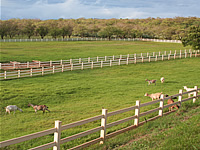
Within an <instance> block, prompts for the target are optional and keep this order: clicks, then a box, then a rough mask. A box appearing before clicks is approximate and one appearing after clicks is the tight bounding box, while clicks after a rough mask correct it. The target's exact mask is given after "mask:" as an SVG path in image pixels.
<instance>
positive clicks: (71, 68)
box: [71, 63, 74, 71]
mask: <svg viewBox="0 0 200 150" xmlns="http://www.w3.org/2000/svg"><path fill="white" fill-rule="evenodd" d="M73 66H74V65H73V63H72V64H71V71H72V70H73Z"/></svg>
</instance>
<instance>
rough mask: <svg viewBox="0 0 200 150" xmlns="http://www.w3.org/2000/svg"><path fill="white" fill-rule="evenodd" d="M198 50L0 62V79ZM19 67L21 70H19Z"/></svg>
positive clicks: (188, 54)
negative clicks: (44, 60) (0, 70)
mask: <svg viewBox="0 0 200 150" xmlns="http://www.w3.org/2000/svg"><path fill="white" fill-rule="evenodd" d="M199 53H200V51H199V50H194V51H191V50H188V51H187V50H184V51H182V50H180V51H176V50H175V51H174V53H172V51H169V52H167V51H164V52H153V53H141V54H128V55H118V56H114V55H113V56H104V57H98V56H97V57H93V58H90V57H88V58H79V59H69V60H60V61H47V62H40V61H34V62H27V63H19V62H12V63H4V64H3V63H0V69H3V70H4V72H2V73H0V80H6V79H15V78H22V77H32V76H38V75H40V76H43V75H46V74H54V73H56V72H64V71H72V70H83V69H88V68H90V69H93V68H99V67H100V68H103V67H105V66H110V67H111V66H116V65H124V64H126V65H128V64H136V63H144V62H152V61H164V60H170V59H177V58H187V57H197V55H199ZM20 69H21V70H20Z"/></svg>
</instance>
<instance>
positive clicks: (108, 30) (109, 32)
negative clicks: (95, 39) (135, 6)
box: [98, 26, 117, 40]
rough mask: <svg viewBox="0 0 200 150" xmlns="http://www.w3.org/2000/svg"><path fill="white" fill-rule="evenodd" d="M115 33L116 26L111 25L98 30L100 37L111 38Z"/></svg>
mask: <svg viewBox="0 0 200 150" xmlns="http://www.w3.org/2000/svg"><path fill="white" fill-rule="evenodd" d="M116 33H117V28H116V27H113V26H107V27H105V28H103V29H102V30H100V31H99V33H98V35H99V36H100V37H106V38H108V39H109V40H111V37H112V36H113V35H115V34H116Z"/></svg>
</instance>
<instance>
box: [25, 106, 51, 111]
mask: <svg viewBox="0 0 200 150" xmlns="http://www.w3.org/2000/svg"><path fill="white" fill-rule="evenodd" d="M28 106H29V107H30V106H31V107H33V109H34V110H35V113H37V111H38V110H42V111H43V113H45V110H47V111H49V112H50V110H48V107H47V106H46V105H33V104H28Z"/></svg>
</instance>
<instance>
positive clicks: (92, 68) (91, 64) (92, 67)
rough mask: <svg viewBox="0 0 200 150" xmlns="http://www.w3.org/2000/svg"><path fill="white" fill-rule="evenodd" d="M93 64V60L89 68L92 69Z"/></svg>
mask: <svg viewBox="0 0 200 150" xmlns="http://www.w3.org/2000/svg"><path fill="white" fill-rule="evenodd" d="M93 65H94V64H93V61H92V64H91V69H93Z"/></svg>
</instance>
